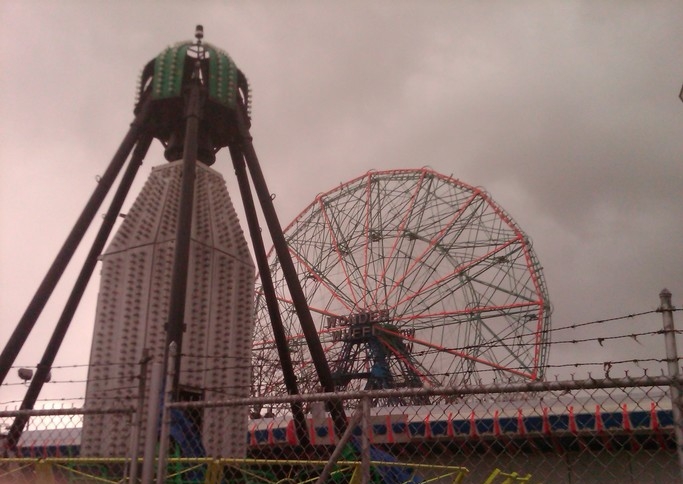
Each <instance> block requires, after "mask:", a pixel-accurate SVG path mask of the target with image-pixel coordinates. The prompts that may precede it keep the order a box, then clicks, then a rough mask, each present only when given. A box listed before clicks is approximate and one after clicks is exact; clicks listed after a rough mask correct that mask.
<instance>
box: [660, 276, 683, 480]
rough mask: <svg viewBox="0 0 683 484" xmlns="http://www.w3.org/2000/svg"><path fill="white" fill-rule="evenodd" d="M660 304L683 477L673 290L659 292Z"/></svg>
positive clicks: (682, 427)
mask: <svg viewBox="0 0 683 484" xmlns="http://www.w3.org/2000/svg"><path fill="white" fill-rule="evenodd" d="M659 301H660V306H659V308H658V309H657V311H659V312H660V313H662V321H663V325H664V342H665V345H666V361H667V365H668V367H669V376H670V377H671V378H672V380H673V381H672V384H671V386H670V387H669V389H670V391H671V410H672V414H673V420H674V435H675V436H676V453H677V454H678V467H679V470H680V472H681V478H683V408H682V405H683V402H681V384H680V382H679V379H678V376H679V370H678V351H677V350H676V330H675V329H674V316H673V312H674V307H673V305H672V304H671V292H669V290H667V289H662V292H660V293H659Z"/></svg>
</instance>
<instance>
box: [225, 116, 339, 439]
mask: <svg viewBox="0 0 683 484" xmlns="http://www.w3.org/2000/svg"><path fill="white" fill-rule="evenodd" d="M244 112H246V110H245V109H238V110H237V111H236V118H237V129H238V136H239V141H238V142H239V146H240V149H241V151H242V153H243V155H244V159H245V160H246V162H247V167H248V168H249V173H250V175H251V179H252V182H253V184H254V188H255V190H256V195H257V197H258V200H259V202H260V204H261V209H262V210H263V215H264V218H265V219H266V224H267V225H268V231H269V232H270V236H271V237H272V239H273V246H274V247H275V252H276V253H277V256H278V259H279V260H280V264H281V266H282V272H283V273H284V276H285V280H286V282H287V286H288V288H289V291H290V294H291V296H292V302H293V303H294V308H295V310H296V313H297V316H298V318H299V322H300V323H301V328H302V330H303V333H304V336H305V338H306V343H307V344H308V348H309V351H310V352H311V357H312V359H313V364H314V366H315V369H316V372H317V374H318V378H319V379H320V384H321V386H322V388H323V391H324V392H330V393H331V392H334V381H333V379H332V373H331V372H330V367H329V365H328V363H327V358H326V356H325V352H324V350H323V347H322V344H321V343H320V338H319V337H318V332H317V331H316V329H315V323H314V322H313V318H312V317H311V312H310V310H309V308H308V303H307V301H306V297H305V295H304V292H303V289H302V288H301V283H300V282H299V278H298V276H297V273H296V268H295V267H294V262H293V261H292V256H291V255H290V253H289V247H288V246H287V241H286V240H285V236H284V233H283V232H282V226H281V225H280V221H279V219H278V216H277V212H276V211H275V206H274V205H273V200H272V198H271V196H270V191H269V190H268V186H267V184H266V180H265V178H264V176H263V172H262V171H261V166H260V164H259V161H258V157H257V156H256V151H255V150H254V145H253V143H252V137H251V133H250V132H249V128H248V127H247V123H246V120H245V119H244V114H243V113H244ZM328 408H329V409H330V413H331V414H332V419H333V421H334V425H335V429H336V431H337V433H338V435H342V434H343V433H344V430H345V429H346V416H345V414H344V409H343V407H342V405H341V402H339V401H334V402H328Z"/></svg>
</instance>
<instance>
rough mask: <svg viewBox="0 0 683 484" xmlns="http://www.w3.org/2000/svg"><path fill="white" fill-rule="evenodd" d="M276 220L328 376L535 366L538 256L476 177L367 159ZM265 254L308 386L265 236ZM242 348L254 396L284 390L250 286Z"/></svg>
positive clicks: (523, 375) (436, 376) (540, 309)
mask: <svg viewBox="0 0 683 484" xmlns="http://www.w3.org/2000/svg"><path fill="white" fill-rule="evenodd" d="M284 234H285V238H286V240H287V243H288V246H289V251H290V253H291V255H292V258H293V260H294V264H295V266H296V270H297V273H298V276H299V280H300V281H301V286H302V288H303V291H304V294H305V296H306V299H307V301H308V305H309V308H310V311H311V314H312V316H313V320H314V321H315V323H316V326H317V331H318V334H319V337H320V340H321V343H322V345H323V348H324V351H325V354H326V356H327V360H328V364H329V367H330V370H331V372H332V377H333V380H334V384H335V387H336V389H338V390H340V391H344V390H347V391H350V390H363V389H391V388H405V387H411V388H414V387H435V386H447V385H448V386H452V385H456V386H457V385H466V384H473V383H480V382H484V383H486V382H494V381H497V382H508V381H525V380H539V379H541V378H543V372H544V368H545V365H546V360H547V346H548V343H549V338H548V329H549V326H550V313H551V311H550V303H549V299H548V293H547V290H546V285H545V282H544V278H543V274H542V270H541V267H540V264H539V263H538V260H537V258H536V256H535V254H534V251H533V249H532V247H531V244H530V242H529V239H528V237H527V236H526V235H525V234H524V233H523V232H522V231H521V229H520V228H519V227H518V226H517V225H516V224H515V222H514V221H513V220H512V219H511V217H510V216H509V215H508V214H507V213H506V212H505V211H504V210H503V209H502V208H500V207H499V206H498V205H496V203H495V202H494V201H493V200H492V199H491V198H490V197H489V195H488V194H486V193H485V192H484V191H482V190H481V189H479V188H475V187H472V186H469V185H467V184H465V183H462V182H461V181H459V180H457V179H454V178H452V177H448V176H444V175H441V174H439V173H436V172H434V171H432V170H430V169H427V168H423V169H416V170H391V171H374V172H369V173H367V174H365V175H363V176H360V177H358V178H355V179H353V180H351V181H349V182H347V183H344V184H341V185H340V186H339V187H337V188H335V189H333V190H330V191H328V192H326V193H323V194H320V195H318V196H317V197H316V199H315V200H314V201H313V203H311V204H310V205H309V206H308V207H307V208H306V209H305V210H304V211H303V212H301V213H300V214H299V215H298V216H297V217H296V218H295V219H294V221H293V222H292V223H291V224H290V225H289V226H288V227H287V228H286V229H285V230H284ZM269 264H270V269H271V274H272V278H273V283H274V285H275V290H276V293H277V298H278V300H279V303H280V310H281V314H282V320H283V323H284V326H285V329H286V332H287V338H288V345H289V350H290V353H291V356H292V361H293V364H294V370H295V372H296V374H297V376H298V384H299V389H300V391H301V392H314V391H317V390H319V382H318V378H317V374H316V372H315V369H314V364H313V361H312V358H311V354H310V353H309V351H308V346H307V344H306V340H305V338H304V335H303V332H302V329H301V327H300V325H299V322H298V319H297V316H296V312H295V311H294V308H293V304H292V299H291V297H290V294H289V292H288V291H287V285H286V283H285V280H284V275H283V272H282V269H281V267H280V264H279V261H278V259H277V257H276V256H275V254H274V251H272V250H271V252H270V254H269ZM252 354H253V368H254V375H253V383H252V393H253V394H254V396H262V395H273V394H283V393H285V392H286V391H285V389H284V383H283V378H282V371H281V370H280V361H279V359H278V354H277V351H276V350H275V344H274V342H273V336H272V329H271V324H270V319H269V315H268V311H267V309H266V304H265V300H264V297H263V295H262V292H261V291H260V288H259V287H258V286H257V291H256V324H255V332H254V345H253V353H252ZM389 403H393V404H423V403H428V399H427V398H418V399H411V400H410V401H394V402H384V404H389ZM375 404H379V405H381V404H382V402H375Z"/></svg>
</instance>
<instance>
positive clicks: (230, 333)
mask: <svg viewBox="0 0 683 484" xmlns="http://www.w3.org/2000/svg"><path fill="white" fill-rule="evenodd" d="M196 168H197V172H196V181H195V200H194V208H193V217H192V220H193V222H192V234H191V245H190V261H189V271H188V285H187V300H186V305H185V317H184V321H185V325H186V326H185V332H184V337H183V347H182V355H183V356H182V360H181V364H182V366H181V372H180V387H179V389H180V400H200V399H202V400H204V399H205V400H215V399H226V398H230V397H247V396H248V395H249V386H250V352H251V334H252V329H253V293H254V275H255V274H254V265H253V262H252V259H251V255H250V253H249V249H248V246H247V242H246V240H245V237H244V234H243V232H242V229H241V228H240V224H239V222H238V220H237V215H236V213H235V210H234V207H233V205H232V202H231V200H230V196H229V194H228V191H227V189H226V186H225V181H224V179H223V177H222V176H221V175H220V174H219V173H218V172H216V171H215V170H213V169H211V168H209V167H208V166H206V165H205V164H203V163H200V162H198V163H197V164H196ZM181 173H182V161H176V162H172V163H168V164H165V165H163V166H159V167H156V168H154V169H153V171H152V174H151V176H150V178H149V179H148V180H147V182H146V184H145V186H144V188H143V190H142V192H141V193H140V195H139V196H138V198H137V199H136V201H135V203H134V204H133V206H132V207H131V209H130V211H129V213H128V214H127V215H126V217H125V219H124V221H123V223H122V225H121V227H120V228H119V230H118V232H117V233H116V235H115V237H114V238H113V240H112V242H111V244H110V245H109V247H108V248H107V250H106V251H105V253H104V254H103V255H102V272H101V283H100V292H99V297H98V303H97V313H96V321H95V329H94V335H93V344H92V350H91V355H90V371H89V375H88V386H87V390H86V408H103V409H111V408H117V407H118V408H121V407H131V406H134V405H135V403H136V402H137V400H138V389H137V388H138V384H137V382H138V380H137V377H138V375H139V372H140V368H141V365H140V360H141V358H142V355H143V350H148V351H149V354H150V356H152V357H153V358H154V359H155V360H156V361H161V360H162V359H163V355H164V347H165V344H166V331H165V324H166V323H167V321H168V311H169V297H170V290H171V272H172V265H173V251H174V243H175V235H176V227H177V219H178V206H179V202H180V190H181ZM150 371H151V370H150V368H148V371H147V373H148V374H147V381H148V382H149V381H150V377H151V375H150ZM143 401H144V404H145V409H146V408H147V402H148V401H149V384H147V389H146V390H145V394H144V396H143ZM146 415H147V414H146V411H145V412H144V413H143V415H142V424H141V434H142V435H144V432H145V429H146V427H147V421H146ZM186 416H187V417H189V419H190V420H192V421H193V422H194V424H195V426H196V428H195V429H194V435H193V436H192V437H193V438H194V439H195V440H194V441H193V443H194V445H198V443H199V440H201V444H202V446H203V447H204V449H205V450H206V453H207V455H211V456H219V455H220V456H223V457H244V455H245V453H246V442H247V441H246V431H247V418H248V416H247V409H246V408H220V409H213V408H212V409H205V410H203V411H202V412H191V413H190V414H188V415H186ZM130 435H131V427H130V419H128V418H122V417H121V416H116V415H99V414H98V415H88V416H86V418H85V420H84V427H83V436H82V444H81V452H82V454H83V455H87V456H125V455H127V453H128V452H129V449H130V445H131V441H130Z"/></svg>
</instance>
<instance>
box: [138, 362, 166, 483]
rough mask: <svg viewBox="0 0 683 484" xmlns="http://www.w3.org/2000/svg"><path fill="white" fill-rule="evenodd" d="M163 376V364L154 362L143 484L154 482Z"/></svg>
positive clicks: (143, 460) (150, 386) (143, 461)
mask: <svg viewBox="0 0 683 484" xmlns="http://www.w3.org/2000/svg"><path fill="white" fill-rule="evenodd" d="M163 377H164V375H163V365H162V364H161V363H160V362H156V361H155V362H154V363H153V364H152V381H151V382H150V384H149V404H148V407H147V429H146V431H145V452H144V457H143V459H142V484H152V478H153V477H154V451H155V450H156V446H157V433H158V432H159V398H160V396H161V395H160V393H161V388H162V385H161V379H162V378H163Z"/></svg>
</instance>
